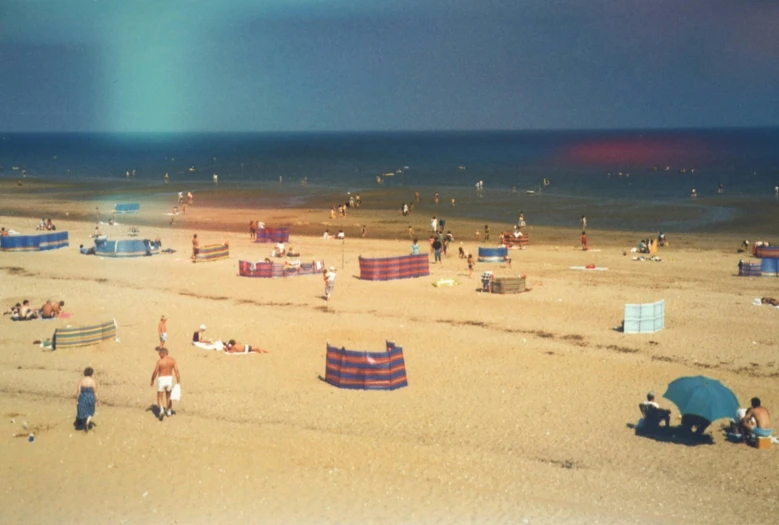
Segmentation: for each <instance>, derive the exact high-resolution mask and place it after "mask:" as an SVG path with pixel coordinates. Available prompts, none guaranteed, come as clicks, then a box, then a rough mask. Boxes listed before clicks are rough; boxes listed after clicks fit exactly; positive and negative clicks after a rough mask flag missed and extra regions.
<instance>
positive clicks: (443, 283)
mask: <svg viewBox="0 0 779 525" xmlns="http://www.w3.org/2000/svg"><path fill="white" fill-rule="evenodd" d="M457 284H460V283H458V282H457V281H455V280H454V279H438V280H437V281H435V282H434V283H433V286H435V287H436V288H440V287H442V286H455V285H457Z"/></svg>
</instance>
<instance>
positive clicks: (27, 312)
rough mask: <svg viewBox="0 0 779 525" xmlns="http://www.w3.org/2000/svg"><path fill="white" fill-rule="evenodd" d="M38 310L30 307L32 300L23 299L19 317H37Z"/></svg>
mask: <svg viewBox="0 0 779 525" xmlns="http://www.w3.org/2000/svg"><path fill="white" fill-rule="evenodd" d="M37 318H38V312H37V311H36V310H33V309H32V308H30V301H28V300H27V299H25V300H24V301H22V307H21V308H20V309H19V319H37Z"/></svg>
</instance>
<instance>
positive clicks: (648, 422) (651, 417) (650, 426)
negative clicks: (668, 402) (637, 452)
mask: <svg viewBox="0 0 779 525" xmlns="http://www.w3.org/2000/svg"><path fill="white" fill-rule="evenodd" d="M638 409H639V410H640V411H641V415H642V416H643V424H642V425H639V426H637V427H636V430H637V431H641V432H644V433H648V432H652V431H656V430H658V429H659V428H660V422H662V421H665V422H666V427H667V426H668V425H669V421H670V417H671V411H670V410H668V409H665V408H657V407H656V406H654V405H649V404H647V403H639V404H638ZM639 427H640V428H639Z"/></svg>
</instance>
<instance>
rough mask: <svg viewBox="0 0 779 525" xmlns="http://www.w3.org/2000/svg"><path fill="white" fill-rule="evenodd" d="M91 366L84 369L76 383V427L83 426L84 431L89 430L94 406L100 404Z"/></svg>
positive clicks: (93, 415) (93, 414)
mask: <svg viewBox="0 0 779 525" xmlns="http://www.w3.org/2000/svg"><path fill="white" fill-rule="evenodd" d="M94 372H95V371H94V370H93V369H92V367H87V368H85V369H84V377H83V378H82V379H81V381H79V383H78V390H77V391H76V428H80V427H81V425H83V426H84V432H89V429H90V427H91V426H92V418H93V417H95V407H96V406H100V398H99V397H98V394H97V383H96V382H95V380H94V379H93V378H92V374H94Z"/></svg>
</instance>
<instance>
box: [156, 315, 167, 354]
mask: <svg viewBox="0 0 779 525" xmlns="http://www.w3.org/2000/svg"><path fill="white" fill-rule="evenodd" d="M157 334H158V335H159V336H160V346H159V348H160V349H163V348H165V341H167V340H168V318H167V317H165V316H164V315H163V316H162V317H160V324H159V325H158V326H157Z"/></svg>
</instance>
